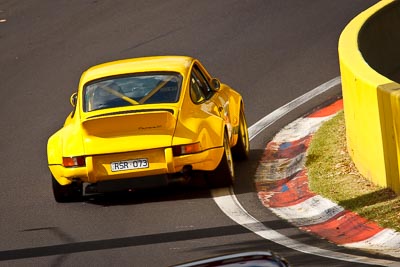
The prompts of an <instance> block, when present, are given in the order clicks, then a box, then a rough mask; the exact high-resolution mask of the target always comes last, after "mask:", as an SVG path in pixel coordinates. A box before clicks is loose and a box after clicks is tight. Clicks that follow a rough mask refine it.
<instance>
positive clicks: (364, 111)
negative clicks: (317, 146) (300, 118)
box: [339, 0, 400, 194]
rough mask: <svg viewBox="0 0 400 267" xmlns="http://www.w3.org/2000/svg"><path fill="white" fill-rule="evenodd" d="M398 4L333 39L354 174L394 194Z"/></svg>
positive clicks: (399, 117) (397, 187)
mask: <svg viewBox="0 0 400 267" xmlns="http://www.w3.org/2000/svg"><path fill="white" fill-rule="evenodd" d="M399 29H400V1H393V0H384V1H381V2H379V3H377V4H376V5H374V6H373V7H371V8H369V9H368V10H366V11H364V12H363V13H361V14H360V15H358V16H357V17H356V18H355V19H353V20H352V21H351V22H350V23H349V24H348V25H347V27H346V28H345V29H344V31H343V32H342V34H341V36H340V39H339V62H340V71H341V76H342V92H343V103H344V113H345V121H346V135H347V147H348V150H349V153H350V156H351V157H352V159H353V161H354V163H355V165H356V167H357V168H358V170H359V171H360V173H361V174H362V175H363V176H365V177H366V178H368V179H369V180H371V181H372V182H374V183H375V184H377V185H380V186H382V187H390V188H392V189H393V190H394V191H395V192H396V193H398V194H399V193H400V177H399V169H400V162H399V159H400V145H399V141H400V84H398V83H396V82H394V81H392V80H391V79H393V80H394V79H396V77H399V76H398V74H400V30H399Z"/></svg>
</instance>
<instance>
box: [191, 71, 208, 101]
mask: <svg viewBox="0 0 400 267" xmlns="http://www.w3.org/2000/svg"><path fill="white" fill-rule="evenodd" d="M198 80H199V79H198V78H197V76H196V74H195V73H192V75H191V76H190V98H191V99H192V101H193V102H194V103H196V104H197V103H201V102H203V101H204V100H205V99H206V97H205V96H204V93H203V91H202V90H201V88H200V87H201V86H200V84H199V82H198Z"/></svg>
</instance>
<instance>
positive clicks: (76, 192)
mask: <svg viewBox="0 0 400 267" xmlns="http://www.w3.org/2000/svg"><path fill="white" fill-rule="evenodd" d="M51 180H52V185H53V194H54V198H55V200H56V201H57V202H60V203H65V202H72V201H78V200H81V198H82V189H83V186H82V183H71V184H68V185H60V184H59V183H58V182H57V180H56V179H55V178H54V176H53V175H52V176H51Z"/></svg>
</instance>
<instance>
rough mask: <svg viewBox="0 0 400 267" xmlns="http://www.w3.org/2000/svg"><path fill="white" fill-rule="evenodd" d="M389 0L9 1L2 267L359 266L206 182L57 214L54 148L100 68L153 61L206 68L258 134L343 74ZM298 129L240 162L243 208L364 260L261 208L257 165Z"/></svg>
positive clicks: (2, 14) (0, 43)
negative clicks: (206, 262) (220, 196)
mask: <svg viewBox="0 0 400 267" xmlns="http://www.w3.org/2000/svg"><path fill="white" fill-rule="evenodd" d="M375 2H377V1H372V0H352V1H348V0H338V1H329V0H308V1H295V0H280V1H269V0H247V1H243V0H237V1H235V0H230V1H222V0H221V1H219V0H218V1H211V0H207V1H206V0H203V1H182V0H173V1H159V0H150V1H149V0H136V1H122V0H112V1H111V0H91V1H81V0H68V1H66V0H65V1H51V0H42V1H31V0H18V1H17V0H8V1H7V0H2V1H0V92H1V93H2V94H1V98H2V99H1V104H0V110H1V112H0V116H1V119H0V137H1V138H0V151H1V152H0V162H1V166H2V168H1V172H0V188H1V194H0V236H1V239H0V240H1V241H0V266H27V265H30V266H169V265H172V264H177V263H181V262H185V261H188V260H193V259H197V258H201V257H206V256H213V255H219V254H222V253H231V252H238V251H248V250H266V249H267V250H273V251H276V252H278V253H279V254H281V255H282V256H284V257H286V258H287V259H288V260H289V261H290V262H291V263H292V264H293V266H322V265H324V264H329V265H330V266H349V265H350V264H349V263H348V262H342V261H340V260H334V259H329V258H325V257H319V256H313V255H304V254H301V253H300V252H297V251H293V250H290V249H287V248H285V247H282V246H280V245H277V244H275V243H272V242H270V241H268V240H265V239H262V238H260V237H258V236H257V235H255V234H253V233H250V232H249V231H248V230H246V229H245V228H243V227H242V226H239V225H237V224H235V223H234V222H233V221H231V220H230V219H229V218H228V217H226V216H225V215H224V214H223V213H222V212H221V210H219V208H218V207H217V205H216V204H215V202H214V201H213V199H212V198H211V194H210V192H209V190H208V189H207V188H206V187H204V186H202V185H201V184H198V185H197V187H183V188H179V187H172V188H163V189H158V190H147V191H141V192H135V193H130V194H114V195H107V196H100V197H95V198H88V199H86V200H85V201H83V202H78V203H69V204H57V203H56V202H55V201H54V200H53V196H52V191H51V183H50V175H49V171H48V169H47V164H46V142H47V138H48V137H49V136H50V135H51V134H52V133H53V132H55V131H56V130H57V129H58V128H60V127H61V126H62V124H63V121H64V119H65V117H66V116H67V114H68V113H69V111H70V110H71V106H70V104H69V96H70V95H71V94H72V93H73V92H74V91H75V90H76V88H77V86H78V82H79V76H80V74H81V73H82V72H83V71H84V70H85V69H86V68H88V67H89V66H92V65H94V64H98V63H102V62H105V61H110V60H116V59H122V58H127V57H137V56H146V55H165V54H174V55H190V56H193V57H197V58H199V59H200V60H201V61H202V62H203V63H204V64H205V66H206V67H207V69H208V70H209V71H210V72H211V73H212V74H213V75H214V76H215V77H218V78H219V79H220V80H221V81H223V82H225V83H228V84H229V85H231V86H232V87H234V88H235V89H237V90H238V91H239V92H240V93H241V94H242V95H243V97H244V100H245V104H246V115H247V120H248V124H249V125H252V124H254V123H255V122H256V121H258V120H259V119H261V118H262V117H264V116H265V115H267V114H269V113H271V112H272V111H274V110H275V109H277V108H279V107H281V106H283V105H284V104H286V103H288V102H290V101H291V100H293V99H295V98H297V97H299V96H300V95H303V94H304V93H306V92H308V91H310V90H311V89H313V88H315V87H317V86H318V85H320V84H322V83H324V82H326V81H328V80H330V79H332V78H335V77H337V76H339V67H338V59H337V42H338V38H339V35H340V32H341V31H342V29H343V28H344V27H345V25H346V24H347V23H348V22H349V21H350V19H351V18H353V17H354V16H355V15H356V14H358V13H359V12H360V11H362V10H364V9H365V8H367V7H369V6H371V5H372V4H373V3H375ZM323 100H324V99H321V101H323ZM310 108H312V105H311V104H309V105H306V106H304V107H303V109H302V110H297V111H295V112H292V113H291V114H290V115H289V116H288V117H287V118H285V120H286V121H290V120H291V119H293V118H295V117H297V116H299V115H301V113H302V112H304V111H305V110H307V109H310ZM286 121H284V120H282V121H281V122H279V123H277V124H275V125H274V126H273V127H270V128H269V129H267V130H266V131H265V132H263V133H262V135H260V136H258V137H257V138H256V139H254V140H253V141H252V144H251V145H252V151H251V156H250V159H249V160H248V161H247V162H244V163H240V164H238V165H237V166H236V173H237V179H238V182H237V183H236V185H235V188H234V189H235V193H236V194H237V196H238V198H239V200H240V202H241V204H242V205H243V206H244V207H245V208H246V209H247V210H248V211H249V213H250V214H251V215H253V216H254V217H256V218H257V219H258V220H259V221H261V222H263V223H264V224H265V225H267V226H268V227H271V228H273V229H276V230H277V231H279V232H281V233H284V234H286V235H288V236H290V237H291V238H294V239H296V240H298V241H301V242H304V243H307V244H312V245H314V246H318V247H322V248H326V249H332V250H336V251H344V252H346V253H352V254H360V255H361V254H362V253H359V252H356V251H348V250H344V249H343V248H340V247H336V246H334V245H332V244H329V243H327V242H325V241H323V240H319V239H316V238H314V237H312V236H309V235H306V234H304V233H302V232H300V231H298V230H297V229H294V228H292V227H291V226H290V225H289V224H288V223H286V222H283V221H281V220H280V219H278V218H277V217H275V216H274V215H272V214H271V213H270V212H268V211H267V210H265V208H263V207H262V206H261V204H260V203H259V202H258V200H257V198H256V195H255V194H254V189H253V187H252V179H253V175H254V172H255V168H256V166H257V160H258V158H259V156H260V155H261V152H262V150H263V149H264V146H265V144H266V141H267V140H269V139H270V138H271V137H272V136H273V135H274V133H275V132H276V131H277V130H278V129H279V127H281V126H283V125H284V123H285V122H286ZM363 255H366V254H363ZM369 256H370V257H371V255H369ZM372 257H374V256H372ZM351 266H366V265H362V264H360V265H357V264H351Z"/></svg>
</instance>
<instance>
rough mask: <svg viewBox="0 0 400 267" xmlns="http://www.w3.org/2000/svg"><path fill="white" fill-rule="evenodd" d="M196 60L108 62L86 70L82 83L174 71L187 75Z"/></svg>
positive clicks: (161, 58) (170, 58)
mask: <svg viewBox="0 0 400 267" xmlns="http://www.w3.org/2000/svg"><path fill="white" fill-rule="evenodd" d="M194 60H195V59H194V58H192V57H187V56H154V57H139V58H131V59H123V60H118V61H112V62H107V63H103V64H100V65H96V66H93V67H91V68H89V69H88V70H86V71H85V72H84V73H83V74H82V77H81V81H80V83H81V85H84V84H86V83H87V82H89V81H92V80H96V79H100V78H103V77H108V76H115V75H120V74H128V73H140V72H153V71H173V72H179V73H181V74H182V75H185V74H186V73H187V71H188V69H189V67H190V66H191V65H192V62H193V61H194Z"/></svg>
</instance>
